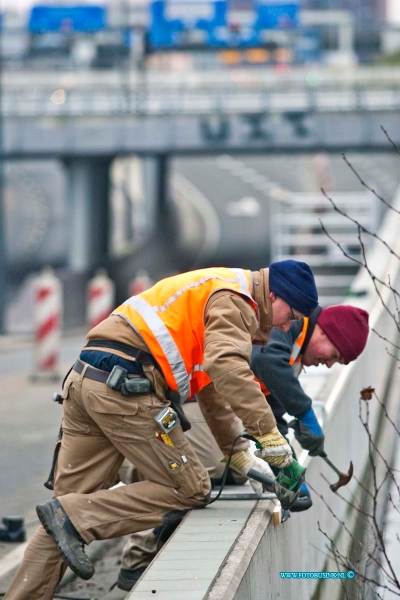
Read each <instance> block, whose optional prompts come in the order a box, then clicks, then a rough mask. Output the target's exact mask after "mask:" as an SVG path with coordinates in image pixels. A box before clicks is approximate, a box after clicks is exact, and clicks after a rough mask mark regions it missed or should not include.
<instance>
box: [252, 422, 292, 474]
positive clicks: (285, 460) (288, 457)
mask: <svg viewBox="0 0 400 600" xmlns="http://www.w3.org/2000/svg"><path fill="white" fill-rule="evenodd" d="M254 439H255V440H256V441H257V442H258V444H256V446H257V448H258V449H257V450H256V452H255V453H254V454H255V455H256V456H258V458H262V459H263V460H265V461H266V462H267V463H269V464H270V465H273V466H274V467H278V469H281V468H283V467H286V466H288V465H290V464H291V462H292V460H293V456H292V449H291V447H290V446H289V444H288V442H287V440H286V439H285V438H284V437H283V435H282V434H281V433H280V431H279V429H278V428H277V427H276V426H275V427H274V428H273V429H271V431H268V432H267V433H265V434H264V435H260V436H254Z"/></svg>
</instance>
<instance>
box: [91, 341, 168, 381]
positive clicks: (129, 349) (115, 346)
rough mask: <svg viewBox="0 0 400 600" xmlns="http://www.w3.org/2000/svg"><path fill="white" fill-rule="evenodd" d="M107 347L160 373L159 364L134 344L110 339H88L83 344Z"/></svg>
mask: <svg viewBox="0 0 400 600" xmlns="http://www.w3.org/2000/svg"><path fill="white" fill-rule="evenodd" d="M93 347H96V348H109V349H110V350H119V351H120V352H124V353H125V354H127V355H128V356H131V357H132V358H134V359H136V360H137V362H138V363H140V364H141V365H153V367H155V368H156V369H158V370H159V371H160V373H162V371H161V368H160V366H159V364H158V363H157V361H156V359H155V358H154V357H153V356H152V355H151V354H149V352H145V351H144V350H139V348H135V347H134V346H130V345H129V344H124V343H123V342H114V341H112V340H89V341H88V342H87V343H86V344H85V348H93Z"/></svg>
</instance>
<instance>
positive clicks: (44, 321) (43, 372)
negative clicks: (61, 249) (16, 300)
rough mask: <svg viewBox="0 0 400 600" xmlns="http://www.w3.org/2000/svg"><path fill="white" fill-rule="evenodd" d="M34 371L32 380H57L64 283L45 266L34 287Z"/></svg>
mask: <svg viewBox="0 0 400 600" xmlns="http://www.w3.org/2000/svg"><path fill="white" fill-rule="evenodd" d="M34 294H35V300H34V302H35V306H34V330H35V331H34V352H35V361H34V362H35V371H34V373H33V374H32V379H33V380H35V379H38V378H39V377H43V376H44V377H49V378H54V379H56V378H58V376H59V374H58V372H57V368H58V364H59V357H60V345H61V328H62V313H63V290H62V283H61V281H60V279H59V278H58V277H56V276H55V274H54V272H53V269H52V268H51V267H45V268H44V269H43V270H42V272H41V273H40V275H39V276H38V278H37V279H36V282H35V288H34Z"/></svg>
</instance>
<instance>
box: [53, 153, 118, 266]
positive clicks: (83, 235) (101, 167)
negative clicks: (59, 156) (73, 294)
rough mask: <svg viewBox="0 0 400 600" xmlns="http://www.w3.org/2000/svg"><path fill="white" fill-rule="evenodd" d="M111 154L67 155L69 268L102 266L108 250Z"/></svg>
mask: <svg viewBox="0 0 400 600" xmlns="http://www.w3.org/2000/svg"><path fill="white" fill-rule="evenodd" d="M111 160H112V157H106V158H68V159H66V160H65V166H66V171H67V185H68V227H69V257H68V263H69V267H70V269H71V270H72V271H75V272H80V271H86V270H89V269H93V268H95V267H98V266H105V265H106V264H107V260H108V249H109V237H110V234H109V226H110V209H109V170H110V163H111Z"/></svg>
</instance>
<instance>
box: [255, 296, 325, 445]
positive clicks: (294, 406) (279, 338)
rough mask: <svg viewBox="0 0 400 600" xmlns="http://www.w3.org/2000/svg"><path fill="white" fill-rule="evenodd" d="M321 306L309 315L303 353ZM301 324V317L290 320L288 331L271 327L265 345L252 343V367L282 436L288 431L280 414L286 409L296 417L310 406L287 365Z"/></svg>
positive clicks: (290, 367) (289, 365)
mask: <svg viewBox="0 0 400 600" xmlns="http://www.w3.org/2000/svg"><path fill="white" fill-rule="evenodd" d="M320 311H321V308H320V307H318V308H316V309H315V310H314V312H313V314H312V315H311V317H310V321H309V325H308V329H307V335H306V338H305V340H304V343H303V346H302V348H301V351H300V356H302V355H303V354H304V352H305V350H306V348H307V344H308V341H309V339H310V338H311V335H312V333H313V331H314V327H315V323H316V320H317V317H318V314H319V313H320ZM302 327H303V319H301V320H300V321H296V322H294V323H293V325H292V326H291V328H290V329H289V331H288V332H286V333H285V332H284V331H281V330H278V329H272V332H271V336H270V339H269V342H268V344H267V345H266V346H253V352H252V356H251V363H250V366H251V369H252V371H253V373H254V374H255V375H256V377H257V378H258V379H260V380H261V381H262V382H263V383H264V384H265V385H266V387H267V388H268V390H269V391H270V392H271V394H270V395H269V396H267V402H268V404H269V405H270V407H271V408H272V412H273V413H274V416H275V419H276V422H277V426H278V429H279V431H280V432H281V433H282V435H286V434H287V432H288V427H287V422H286V420H285V419H284V418H283V415H284V414H285V413H286V412H287V413H289V415H292V416H293V417H296V418H299V417H302V416H303V415H305V414H306V413H307V412H308V411H309V410H310V408H311V406H312V400H311V398H310V397H309V396H307V394H306V393H305V392H304V391H303V388H302V387H301V385H300V382H299V380H298V378H297V377H296V376H295V374H294V372H293V368H292V366H291V364H290V355H291V353H292V349H293V344H294V342H295V341H296V339H297V337H298V335H299V333H300V331H301V329H302Z"/></svg>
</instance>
